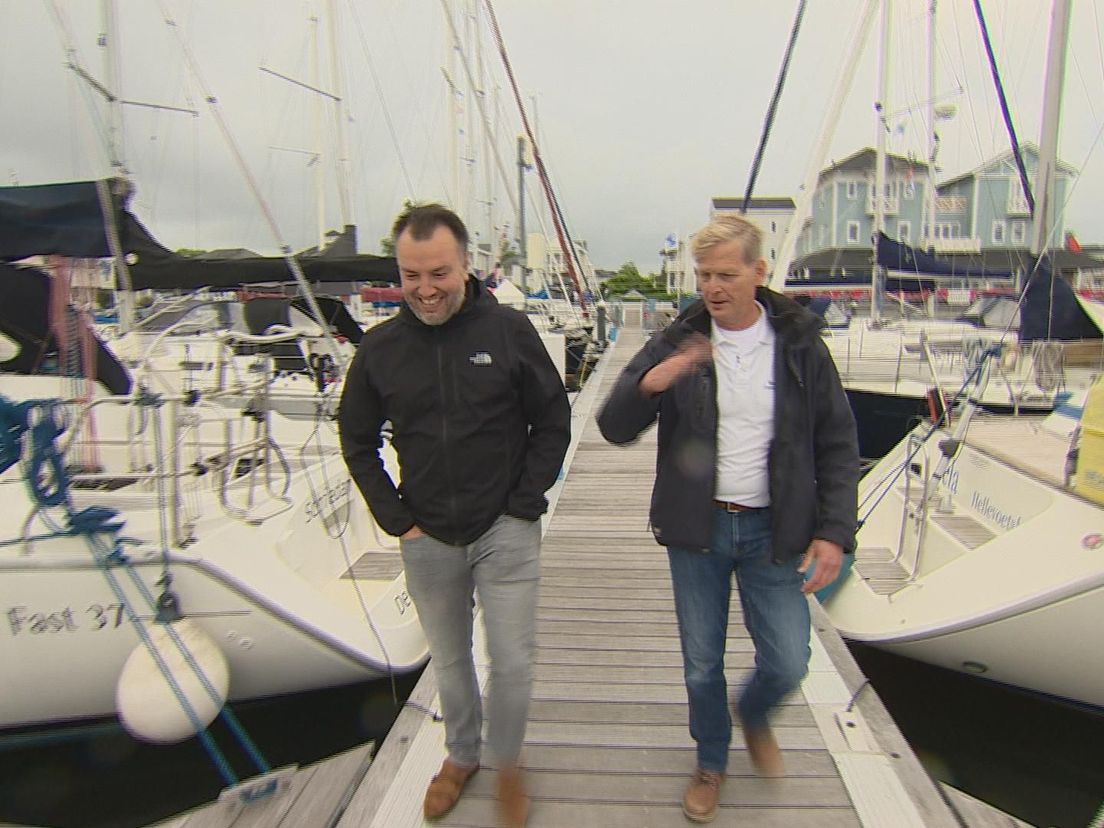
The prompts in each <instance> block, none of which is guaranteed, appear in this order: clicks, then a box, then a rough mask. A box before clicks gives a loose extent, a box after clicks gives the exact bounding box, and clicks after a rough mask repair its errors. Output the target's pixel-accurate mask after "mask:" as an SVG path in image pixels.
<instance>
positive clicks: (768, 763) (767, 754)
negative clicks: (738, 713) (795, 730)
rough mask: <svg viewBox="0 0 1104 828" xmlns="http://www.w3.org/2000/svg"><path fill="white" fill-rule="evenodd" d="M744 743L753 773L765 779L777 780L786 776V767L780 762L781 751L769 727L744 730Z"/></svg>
mask: <svg viewBox="0 0 1104 828" xmlns="http://www.w3.org/2000/svg"><path fill="white" fill-rule="evenodd" d="M744 741H745V742H747V749H748V755H749V756H750V757H751V764H752V765H754V766H755V771H756V773H758V774H759V775H760V776H762V777H764V778H766V779H777V778H778V777H780V776H785V775H786V765H785V763H784V762H783V761H782V751H781V750H779V749H778V742H777V741H776V740H775V738H774V733H773V732H771V729H770V728H769V727H761V728H756V729H755V730H749V729H748V728H746V727H745V728H744Z"/></svg>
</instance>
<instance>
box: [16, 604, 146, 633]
mask: <svg viewBox="0 0 1104 828" xmlns="http://www.w3.org/2000/svg"><path fill="white" fill-rule="evenodd" d="M4 615H5V616H6V617H7V619H8V629H9V630H10V631H11V634H12V637H15V636H17V635H23V634H28V635H41V634H43V633H65V632H80V631H81V630H92V631H96V630H115V629H118V628H119V627H121V626H123V624H124V623H126V621H127V614H126V611H125V607H124V606H123V605H122V604H89V605H88V606H87V607H86V608H85V610H84V612H83V613H81V612H80V611H79V610H78V611H77V612H74V611H73V608H72V607H63V608H62V609H57V610H46V611H32V610H31V609H30V608H29V607H25V606H18V607H8V609H7V610H6V611H5V613H4Z"/></svg>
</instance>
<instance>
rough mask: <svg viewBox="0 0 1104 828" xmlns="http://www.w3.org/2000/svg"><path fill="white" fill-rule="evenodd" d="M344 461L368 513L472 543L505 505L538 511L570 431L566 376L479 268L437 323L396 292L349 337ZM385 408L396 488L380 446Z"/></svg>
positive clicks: (523, 514) (387, 527)
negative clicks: (398, 477)
mask: <svg viewBox="0 0 1104 828" xmlns="http://www.w3.org/2000/svg"><path fill="white" fill-rule="evenodd" d="M338 420H339V426H340V433H341V449H342V453H343V454H344V455H345V462H346V463H347V464H348V466H349V471H350V473H351V474H352V477H353V479H354V480H355V481H356V484H357V486H358V487H359V488H360V491H361V493H362V494H363V495H364V499H365V501H366V502H367V503H368V507H369V508H370V509H371V510H372V514H373V516H374V517H375V519H376V522H377V523H379V525H380V526H381V527H383V529H384V531H386V532H388V533H389V534H392V535H401V534H403V533H404V532H406V531H407V530H408V529H410V528H411V527H412V526H414V525H415V524H417V526H419V527H420V528H421V529H422V530H423V531H424V532H426V533H427V534H429V535H432V536H433V537H435V538H437V539H438V540H441V541H444V542H445V543H451V544H466V543H471V542H472V541H474V540H475V539H476V538H478V537H479V536H480V535H482V534H483V533H484V532H485V531H487V529H489V528H490V526H491V524H492V523H494V521H495V520H496V519H497V518H498V517H499V516H500V515H502V514H503V513H506V514H510V515H513V516H514V517H519V518H524V519H526V520H537V519H538V518H539V517H540V516H541V515H542V514H543V513H544V512H545V510H546V509H547V508H548V501H547V500H545V497H544V493H545V491H547V490H548V489H549V488H550V487H551V486H552V484H553V483H555V482H556V477H557V476H558V474H559V472H560V465H561V464H562V463H563V458H564V454H565V453H566V452H567V445H568V442H569V441H570V438H571V408H570V406H569V405H568V402H567V395H566V393H565V392H564V386H563V382H562V381H561V380H560V377H559V374H558V373H557V371H556V368H555V366H554V365H553V363H552V359H551V357H550V356H549V355H548V352H547V351H546V350H545V347H544V344H543V343H542V342H541V339H540V337H539V336H538V334H537V332H536V330H535V329H534V328H533V325H532V323H531V322H530V321H529V320H528V319H527V318H526V316H525V314H523V313H520V312H518V311H516V310H513V309H511V308H507V307H505V306H502V305H499V304H498V302H497V301H495V299H494V297H493V296H492V295H491V294H490V293H488V292H487V290H486V289H485V288H484V287H483V286H482V284H481V283H480V282H479V281H478V280H476V279H469V280H468V287H467V292H466V295H465V298H464V304H463V305H462V306H461V307H460V310H459V311H458V312H457V313H456V315H455V316H453V317H452V318H451V319H449V320H448V321H447V322H446V323H444V324H443V325H436V326H434V325H426V324H424V323H422V322H421V321H420V320H419V319H418V318H417V317H416V316H415V315H414V314H413V313H412V312H411V311H410V309H409V308H408V307H407V306H406V305H405V304H404V305H403V306H402V308H401V310H400V311H399V314H398V315H397V316H396V317H395V318H393V319H389V320H387V321H386V322H383V323H381V324H380V325H377V326H376V327H374V328H370V329H369V330H368V331H367V332H366V333H365V334H364V338H363V339H362V340H361V342H360V345H359V347H358V348H357V353H356V356H355V357H354V359H353V361H352V363H351V365H350V367H349V372H348V375H347V376H346V378H345V389H344V391H343V393H342V397H341V407H340V411H339V414H338ZM388 420H390V421H391V428H392V435H393V436H392V442H393V444H394V446H395V451H396V453H397V454H398V458H399V465H400V466H401V468H402V481H401V483H400V484H399V486H398V487H397V488H396V486H395V484H394V482H393V481H392V480H391V478H390V476H389V475H388V474H387V472H386V471H385V470H384V468H383V463H382V461H381V459H380V456H379V448H380V446H381V445H382V440H381V437H380V429H381V427H382V426H383V424H384V423H385V422H386V421H388Z"/></svg>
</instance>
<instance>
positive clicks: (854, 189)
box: [847, 181, 859, 201]
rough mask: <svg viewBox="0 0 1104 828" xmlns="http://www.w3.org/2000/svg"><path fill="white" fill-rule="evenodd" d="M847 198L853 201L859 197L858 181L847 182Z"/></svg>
mask: <svg viewBox="0 0 1104 828" xmlns="http://www.w3.org/2000/svg"><path fill="white" fill-rule="evenodd" d="M847 197H848V198H849V199H851V200H852V201H854V200H855V199H856V198H858V197H859V183H858V182H857V181H848V182H847Z"/></svg>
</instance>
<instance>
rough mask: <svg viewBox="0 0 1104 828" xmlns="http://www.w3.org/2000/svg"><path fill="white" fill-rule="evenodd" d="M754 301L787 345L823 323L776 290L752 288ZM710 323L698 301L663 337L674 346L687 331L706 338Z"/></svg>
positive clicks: (812, 332) (676, 320) (703, 306)
mask: <svg viewBox="0 0 1104 828" xmlns="http://www.w3.org/2000/svg"><path fill="white" fill-rule="evenodd" d="M755 298H756V300H757V301H758V302H759V304H761V305H762V306H763V307H765V308H766V309H767V322H769V323H770V326H771V327H772V328H774V332H775V334H776V335H778V336H779V337H781V338H783V339H785V340H786V341H788V342H795V341H797V340H799V339H803V338H805V337H807V336H810V335H814V334H817V333H818V332H819V331H820V329H821V328H823V327H824V326H825V322H824V320H823V319H821V318H820V317H819V316H817V315H816V314H815V313H813V312H812V311H810V310H808V309H807V308H805V307H803V306H802V305H800V304H799V303H798V302H796V301H794V300H793V299H791V298H790V297H788V296H784V295H783V294H781V293H778V292H777V291H773V290H770V289H769V288H765V287H760V288H756V290H755ZM710 322H711V318H710V316H709V311H707V310H706V309H705V303H704V302H703V301H702V300H701V299H699V300H698V301H696V302H694V304H692V305H690V306H689V307H688V308H686V310H684V311H683V312H682V313H680V314H679V315H678V318H676V319H675V321H674V322H673V323H672V324H671V326H670V327H669V328H668V329H667V331H668V333H667V338H668V340H669V341H671V342H672V343H676V342H678V341H679V340H680V339H682V338H683V337H684V336H686V334H687V333H688V332H689V331H696V332H698V333H700V334H703V335H705V336H709V335H710V334H711V333H712V328H711V327H710ZM687 329H689V330H687Z"/></svg>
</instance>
